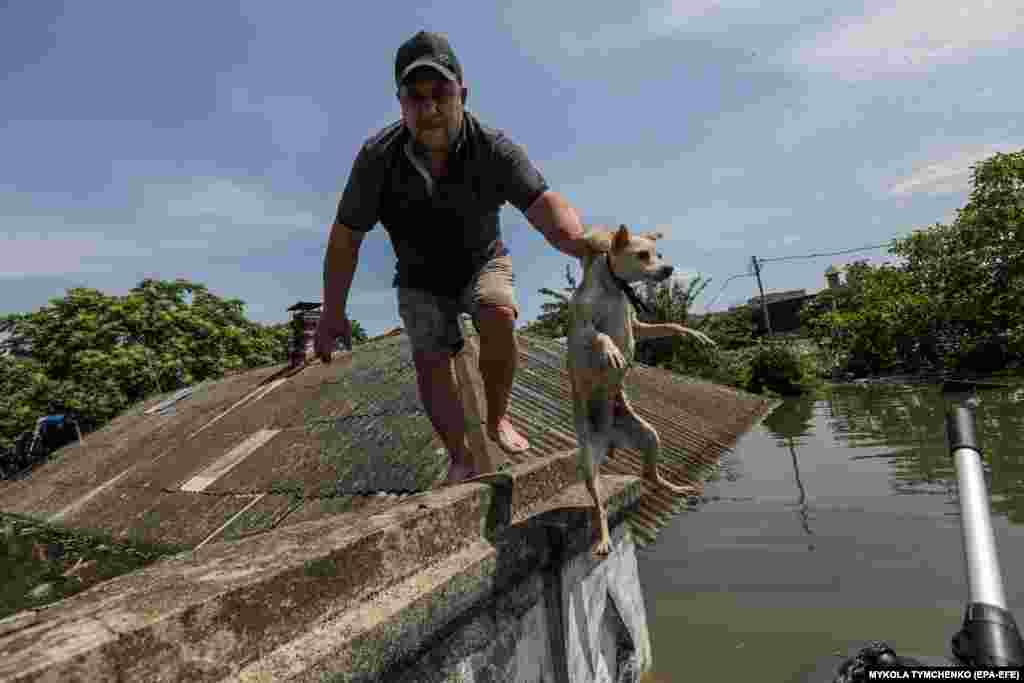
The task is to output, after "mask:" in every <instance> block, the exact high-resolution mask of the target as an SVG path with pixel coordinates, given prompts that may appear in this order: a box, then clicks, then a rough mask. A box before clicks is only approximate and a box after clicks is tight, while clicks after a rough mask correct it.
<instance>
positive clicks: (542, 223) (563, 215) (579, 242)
mask: <svg viewBox="0 0 1024 683" xmlns="http://www.w3.org/2000/svg"><path fill="white" fill-rule="evenodd" d="M526 220H528V221H530V225H532V226H533V227H535V228H537V230H539V231H540V232H541V234H542V235H544V238H545V239H546V240H547V241H548V243H549V244H551V246H553V247H554V248H555V249H558V250H559V251H560V252H562V253H563V254H566V255H568V256H573V257H575V258H583V256H584V254H585V253H586V243H585V242H584V241H583V224H582V223H581V222H580V217H579V214H578V213H576V209H574V208H572V206H571V205H570V204H569V202H568V201H566V199H565V197H563V196H562V195H560V194H558V193H557V192H553V191H551V190H547V191H545V192H544V193H543V194H542V195H541V196H539V197H537V199H536V201H534V202H533V204H531V205H530V208H529V209H527V210H526Z"/></svg>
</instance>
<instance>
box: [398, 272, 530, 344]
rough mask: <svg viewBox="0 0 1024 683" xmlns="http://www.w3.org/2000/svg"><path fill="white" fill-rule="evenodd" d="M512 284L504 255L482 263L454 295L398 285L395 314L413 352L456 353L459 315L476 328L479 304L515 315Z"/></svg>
mask: <svg viewBox="0 0 1024 683" xmlns="http://www.w3.org/2000/svg"><path fill="white" fill-rule="evenodd" d="M514 286H515V275H513V273H512V258H511V257H510V256H508V255H506V256H499V257H497V258H493V259H491V260H490V261H488V262H487V263H485V264H484V265H483V267H482V268H481V269H480V270H479V271H478V272H477V274H476V275H474V276H473V279H472V280H470V282H469V284H468V285H466V288H465V289H464V290H462V293H461V294H460V295H459V297H458V298H451V297H445V296H438V295H436V294H431V293H430V292H425V291H423V290H421V289H409V288H406V287H399V288H398V315H399V316H401V318H402V324H403V325H404V327H405V333H406V334H408V335H409V340H410V342H411V343H412V349H413V351H450V352H451V353H458V352H459V351H461V350H462V346H463V344H464V343H465V340H464V339H463V337H462V328H461V327H460V326H459V314H460V313H468V314H469V315H470V316H472V318H473V323H474V324H475V325H476V326H477V329H479V328H480V323H479V322H478V319H477V314H478V313H479V310H480V307H481V306H487V305H489V306H508V307H510V308H512V309H513V310H514V311H515V315H516V318H519V307H518V306H517V305H516V300H515V289H514Z"/></svg>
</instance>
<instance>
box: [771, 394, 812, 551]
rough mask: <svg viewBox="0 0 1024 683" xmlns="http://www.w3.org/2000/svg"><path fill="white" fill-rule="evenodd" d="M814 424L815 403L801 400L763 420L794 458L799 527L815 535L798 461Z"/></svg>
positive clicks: (809, 547) (810, 534) (784, 406)
mask: <svg viewBox="0 0 1024 683" xmlns="http://www.w3.org/2000/svg"><path fill="white" fill-rule="evenodd" d="M813 425H814V402H813V401H811V400H806V399H801V400H794V401H788V402H786V403H783V404H782V405H781V406H779V407H778V408H776V409H775V410H773V411H772V412H771V414H769V415H768V416H767V417H766V418H765V420H764V426H765V428H766V429H767V430H768V431H769V433H770V434H771V435H772V436H774V437H775V438H776V439H778V440H779V441H778V445H779V446H786V447H788V448H789V454H790V456H791V457H792V459H793V477H794V479H795V480H796V487H797V491H798V492H799V496H798V497H797V515H798V516H799V517H800V524H801V526H802V527H803V529H804V533H806V534H807V535H808V536H813V535H814V532H813V531H812V530H811V524H810V512H809V511H808V506H807V490H806V489H805V488H804V483H803V480H802V479H801V478H800V461H799V460H798V459H797V455H796V447H797V446H798V445H801V446H802V445H804V441H803V440H802V439H803V437H805V436H807V435H808V434H810V433H811V431H812V430H813ZM807 549H808V550H810V551H813V550H814V544H813V543H810V544H809V545H808V546H807Z"/></svg>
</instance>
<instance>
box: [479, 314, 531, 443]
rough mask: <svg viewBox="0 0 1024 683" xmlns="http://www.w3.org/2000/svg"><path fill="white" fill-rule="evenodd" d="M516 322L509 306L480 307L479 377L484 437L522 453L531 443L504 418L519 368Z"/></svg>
mask: <svg viewBox="0 0 1024 683" xmlns="http://www.w3.org/2000/svg"><path fill="white" fill-rule="evenodd" d="M515 319H516V318H515V310H514V309H512V308H509V307H508V306H481V307H480V308H479V311H478V313H477V321H478V324H479V326H480V377H481V379H483V383H484V393H485V394H486V396H487V434H488V435H489V436H490V437H491V438H492V439H494V440H496V441H497V440H499V435H500V436H501V441H504V442H505V443H507V444H510V445H511V446H512V448H513V449H514V450H523V449H526V448H528V447H529V446H530V443H529V442H528V441H527V440H526V439H525V438H524V437H523V436H522V435H521V434H520V433H519V432H517V431H516V429H515V427H513V426H512V423H510V422H509V421H508V418H507V417H506V415H507V411H508V397H509V394H510V393H511V392H512V382H513V381H514V380H515V376H516V368H517V367H518V365H519V347H518V345H517V343H516V335H515ZM502 433H503V434H502ZM501 441H499V443H500V442H501Z"/></svg>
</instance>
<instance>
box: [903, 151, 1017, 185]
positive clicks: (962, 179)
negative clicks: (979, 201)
mask: <svg viewBox="0 0 1024 683" xmlns="http://www.w3.org/2000/svg"><path fill="white" fill-rule="evenodd" d="M1014 149H1016V147H1014V146H1013V145H1007V144H996V145H985V146H980V147H970V148H967V149H961V150H959V151H957V152H954V153H953V154H952V155H949V156H947V157H946V158H945V159H942V160H941V161H929V162H925V163H923V164H921V165H919V166H918V167H917V168H916V169H915V170H914V171H913V172H911V173H910V174H909V175H907V176H905V177H903V178H901V179H899V180H897V181H896V182H895V183H894V184H893V185H892V186H891V187H890V188H889V194H890V195H894V196H897V197H906V196H909V195H913V194H926V195H932V196H936V195H944V194H956V193H959V192H969V191H970V189H971V166H972V165H973V164H977V163H978V162H980V161H983V160H985V159H987V158H988V157H990V156H992V155H994V154H996V153H997V152H1004V153H1005V152H1010V151H1013V150H1014Z"/></svg>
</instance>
